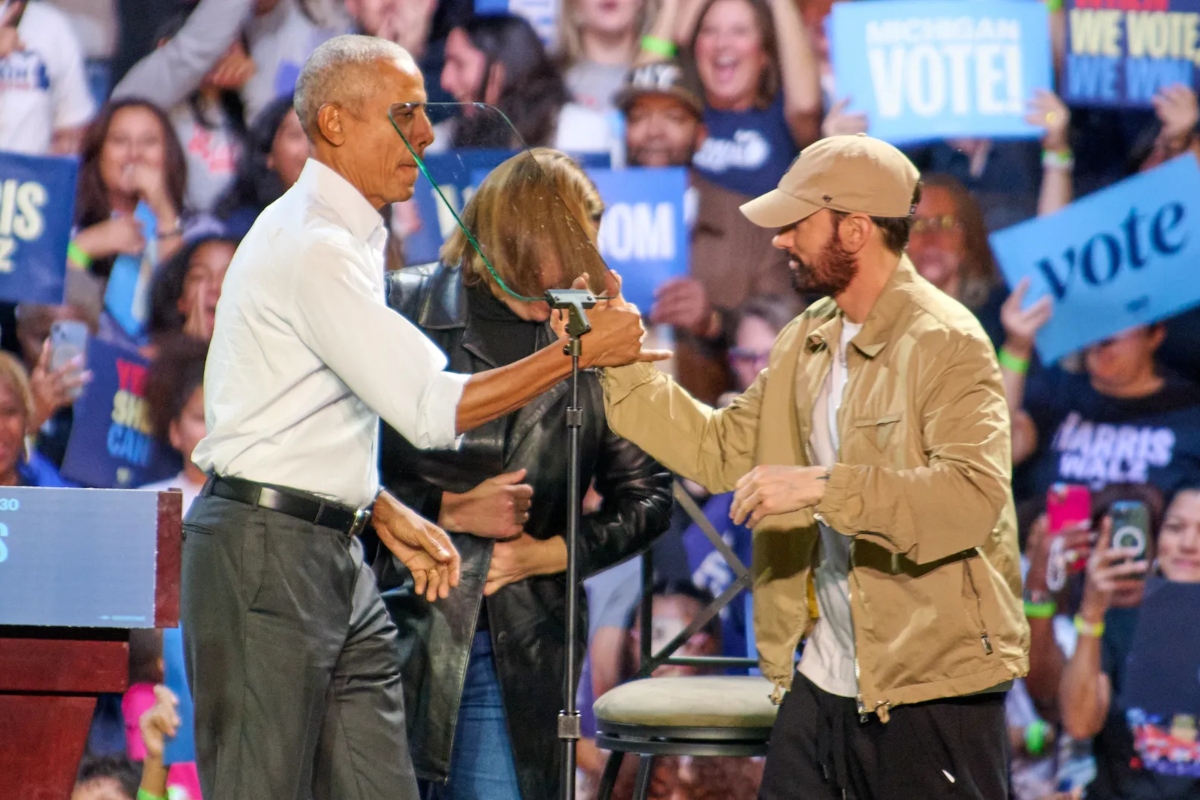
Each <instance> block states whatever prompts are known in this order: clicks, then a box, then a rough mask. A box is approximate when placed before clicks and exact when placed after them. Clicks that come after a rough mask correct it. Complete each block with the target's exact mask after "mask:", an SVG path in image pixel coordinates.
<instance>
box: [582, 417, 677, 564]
mask: <svg viewBox="0 0 1200 800" xmlns="http://www.w3.org/2000/svg"><path fill="white" fill-rule="evenodd" d="M596 491H597V492H599V493H600V496H601V497H603V498H604V502H603V504H602V505H601V506H600V510H599V511H597V512H596V513H594V514H589V515H588V516H586V517H584V518H583V519H582V520H580V537H579V571H580V573H581V574H582V575H584V576H585V577H586V576H588V575H592V574H595V573H597V572H599V571H600V570H602V569H605V568H607V567H610V566H612V565H613V564H616V563H618V562H620V561H624V560H625V559H626V558H628V557H630V556H632V555H635V554H637V553H641V552H643V551H644V550H647V549H648V548H649V547H650V545H651V544H653V543H654V540H655V539H657V538H658V537H659V535H661V534H662V532H663V531H665V530H666V529H667V526H668V525H669V524H670V522H671V504H672V503H673V502H674V501H673V499H672V497H671V473H669V472H667V471H666V470H665V469H663V468H662V466H661V465H660V464H659V463H658V462H657V461H655V460H654V459H652V458H651V457H650V456H648V455H646V453H644V452H643V451H642V450H641V449H639V448H638V447H637V445H635V444H633V443H632V442H629V441H626V440H625V439H622V438H621V437H620V436H617V434H615V433H614V432H613V431H612V429H611V428H608V426H605V433H604V446H603V448H602V450H601V455H600V461H599V463H598V464H597V465H596Z"/></svg>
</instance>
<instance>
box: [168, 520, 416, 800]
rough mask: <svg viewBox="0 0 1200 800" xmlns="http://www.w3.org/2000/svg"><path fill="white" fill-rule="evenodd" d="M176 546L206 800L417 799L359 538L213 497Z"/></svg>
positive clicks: (379, 607) (391, 644) (386, 628)
mask: <svg viewBox="0 0 1200 800" xmlns="http://www.w3.org/2000/svg"><path fill="white" fill-rule="evenodd" d="M184 536H185V540H184V548H183V585H182V598H181V600H182V618H183V633H184V648H185V656H186V660H187V671H188V680H189V681H190V686H191V690H192V696H193V698H194V700H195V707H196V759H197V762H198V764H197V766H198V768H199V772H200V787H201V790H202V792H203V794H204V800H251V798H255V799H256V800H267V798H270V800H309V799H310V798H314V799H315V800H325V799H326V798H330V799H331V800H377V799H378V800H382V798H388V800H416V798H417V797H418V794H417V786H416V780H415V778H414V776H413V769H412V762H411V760H410V758H409V754H408V742H407V738H406V735H405V729H404V702H403V695H402V694H401V690H400V661H399V651H398V647H397V640H396V628H395V626H394V625H393V624H392V621H391V618H390V617H388V614H387V611H386V610H385V609H384V606H383V602H382V601H381V600H380V598H379V591H378V589H377V588H376V586H375V578H374V575H373V574H372V573H371V571H370V569H369V568H368V567H367V566H365V565H364V564H363V559H362V545H361V544H360V543H359V541H358V540H357V539H351V538H350V537H348V536H346V535H345V534H343V533H339V532H337V531H334V530H331V529H329V528H322V527H317V526H315V525H312V524H309V523H306V522H302V521H300V520H297V519H294V518H293V517H289V516H286V515H284V514H280V513H278V512H275V511H268V510H266V509H261V508H252V507H250V506H247V505H243V504H241V503H236V502H233V501H230V500H223V499H221V498H218V497H200V498H197V499H196V501H195V503H194V504H193V505H192V508H191V511H190V512H189V513H188V517H187V521H186V522H185V524H184Z"/></svg>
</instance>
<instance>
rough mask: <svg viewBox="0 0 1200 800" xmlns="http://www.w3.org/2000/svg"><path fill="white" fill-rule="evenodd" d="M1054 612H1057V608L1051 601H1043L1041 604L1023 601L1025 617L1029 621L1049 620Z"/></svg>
mask: <svg viewBox="0 0 1200 800" xmlns="http://www.w3.org/2000/svg"><path fill="white" fill-rule="evenodd" d="M1056 611H1058V606H1057V605H1055V603H1054V601H1053V600H1045V601H1043V602H1041V603H1035V602H1033V601H1032V600H1026V601H1025V616H1026V617H1028V618H1029V619H1050V618H1051V617H1053V616H1054V613H1055V612H1056Z"/></svg>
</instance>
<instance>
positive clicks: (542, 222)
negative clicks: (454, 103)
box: [375, 149, 671, 800]
mask: <svg viewBox="0 0 1200 800" xmlns="http://www.w3.org/2000/svg"><path fill="white" fill-rule="evenodd" d="M602 208H603V207H602V204H601V202H600V199H599V196H598V195H597V193H596V190H595V187H594V186H592V184H591V181H590V180H588V178H587V177H586V176H585V175H584V173H583V172H582V170H580V169H579V167H578V166H577V165H576V164H575V163H574V162H573V161H571V160H570V159H569V158H568V157H567V156H565V155H563V154H561V153H558V152H556V151H553V150H547V149H537V150H533V151H531V152H527V153H523V154H521V155H518V156H514V157H513V158H511V159H509V160H508V161H506V162H505V163H504V164H502V165H501V166H500V167H498V168H497V169H496V170H495V171H493V172H492V174H491V175H489V176H488V178H487V179H486V180H485V181H484V182H483V183H482V184H481V185H480V187H479V190H478V191H477V193H476V195H475V196H474V198H473V199H472V200H471V202H470V203H468V204H467V207H466V209H465V210H464V211H463V218H464V222H465V224H466V226H467V228H468V229H469V230H471V231H472V232H473V233H474V235H475V236H476V238H477V239H478V241H479V242H480V245H481V247H482V248H483V251H484V252H485V253H486V254H487V255H488V256H489V260H490V261H491V263H492V265H493V266H494V267H495V269H496V271H497V272H498V273H499V274H500V276H501V278H502V279H503V281H504V283H505V284H506V285H507V286H509V287H510V288H511V289H512V290H513V291H515V292H517V293H519V294H522V295H526V296H532V297H540V296H542V295H543V293H544V291H545V289H547V288H555V287H561V288H565V287H567V286H570V285H571V282H572V280H573V279H574V278H575V277H576V276H578V275H580V274H588V275H589V278H590V280H591V285H592V286H603V285H604V284H603V275H602V271H603V264H602V262H601V261H600V259H599V257H598V255H597V254H596V253H595V250H594V242H595V236H596V227H597V225H598V222H599V217H600V212H601V211H602ZM535 232H536V233H535ZM443 260H444V261H445V262H446V263H445V264H438V265H430V266H424V267H414V268H411V269H408V270H403V271H401V272H394V273H391V274H390V275H389V276H388V301H389V303H390V304H391V306H392V307H393V308H395V309H396V310H397V311H399V312H400V313H402V314H404V315H405V316H406V317H408V318H409V319H410V320H411V321H412V322H413V323H414V324H416V325H417V326H418V327H420V328H421V330H422V331H423V332H424V333H425V334H426V335H427V336H429V337H430V338H431V339H432V340H433V341H434V342H437V343H438V344H439V345H440V346H441V347H442V349H443V350H445V352H446V354H447V356H448V358H449V361H450V366H449V369H451V370H452V371H454V372H459V373H474V372H479V371H482V370H486V369H491V368H493V367H499V366H502V365H504V364H508V363H510V362H512V361H515V360H517V359H519V358H522V357H524V356H526V355H529V354H530V353H532V352H534V350H536V349H538V348H540V347H542V346H544V345H546V344H549V343H550V342H552V341H554V339H555V336H556V335H555V333H554V332H553V331H552V330H551V327H550V325H549V324H548V320H549V318H550V310H549V307H548V306H547V305H546V304H545V303H527V302H521V301H518V300H516V299H514V298H511V296H510V295H507V294H506V293H505V292H504V291H503V290H502V289H500V288H499V285H498V282H497V280H496V278H495V277H494V276H493V275H491V274H490V272H489V270H488V269H487V265H486V264H485V263H484V260H483V259H482V258H480V257H479V255H478V254H477V253H476V252H475V251H474V249H473V248H472V247H471V245H470V244H469V243H468V242H467V240H466V237H465V236H463V235H462V234H461V233H457V234H456V235H455V236H454V237H452V238H451V240H450V241H449V242H448V243H447V245H446V247H445V248H444V250H443ZM447 265H451V266H447ZM584 347H585V348H586V347H587V339H586V338H585V339H584ZM579 388H580V391H579V397H580V406H581V407H582V408H583V427H582V430H581V437H580V438H581V446H580V451H581V453H582V474H581V478H580V492H581V494H582V492H583V491H584V490H586V488H587V486H588V485H589V483H591V482H593V481H594V483H595V487H596V489H597V491H598V492H599V494H600V495H601V496H602V497H603V504H602V505H601V506H600V508H599V510H597V511H596V512H594V513H591V514H589V515H587V516H585V517H583V518H582V523H581V531H580V534H581V535H580V541H579V559H580V570H581V573H582V574H583V575H585V576H586V575H589V574H591V573H594V572H597V571H599V570H601V569H604V568H605V567H608V566H610V565H612V564H615V563H617V562H619V561H621V560H623V559H625V558H627V557H629V556H632V555H634V554H635V553H637V552H640V551H642V550H644V549H646V548H647V547H649V545H650V544H651V543H652V541H653V539H654V538H655V537H656V536H657V535H658V534H659V533H661V532H662V531H663V530H665V529H666V527H667V524H668V522H669V516H670V510H671V489H670V485H671V484H670V476H669V475H668V474H667V473H666V472H665V471H664V470H663V468H662V467H660V466H659V465H658V464H657V463H655V462H654V461H653V460H652V459H651V458H650V457H649V456H647V455H646V454H645V453H643V452H642V451H641V450H639V449H638V448H637V447H635V446H634V445H633V444H631V443H629V442H627V441H625V440H623V439H621V438H619V437H618V436H617V435H616V434H615V433H613V432H612V430H610V429H609V427H608V425H607V422H606V421H605V417H604V396H603V390H602V388H601V386H600V381H599V376H598V375H597V374H596V373H594V372H590V371H589V372H584V373H582V374H581V375H580V387H579ZM568 399H569V398H568V384H567V383H566V382H564V383H561V384H559V385H557V386H556V387H554V388H553V389H551V390H550V391H549V392H547V393H545V394H544V395H542V396H541V397H539V398H537V399H536V400H534V401H533V402H531V403H530V404H529V405H527V406H526V407H525V408H522V409H521V410H519V411H517V412H514V413H513V414H510V415H509V416H507V417H504V418H502V419H499V420H496V421H495V422H493V423H490V424H488V425H484V426H482V427H480V428H477V429H475V430H473V431H471V432H469V433H467V434H466V435H465V436H464V437H463V439H462V442H461V445H460V447H459V448H458V449H457V450H454V451H419V450H417V449H415V448H414V447H412V446H411V445H410V444H409V443H408V442H407V441H405V440H404V439H403V438H402V437H401V436H400V435H399V434H397V433H396V432H395V431H393V430H391V429H390V428H387V429H385V431H384V434H383V447H382V457H381V475H382V479H383V483H384V484H385V485H386V486H387V488H388V489H389V490H391V491H392V492H393V493H395V495H396V496H397V497H398V498H400V499H401V500H403V501H405V502H407V503H408V504H409V505H410V506H412V507H413V508H416V509H418V510H421V511H422V513H423V514H424V515H425V516H426V517H427V518H429V519H431V520H436V521H437V522H438V523H439V524H440V525H441V526H442V527H443V528H445V529H446V530H447V532H449V533H450V534H451V537H452V538H453V539H454V544H455V546H456V547H457V548H458V550H459V552H460V553H461V554H462V581H461V583H460V584H459V586H458V588H456V589H455V590H453V591H452V592H451V594H450V596H449V598H447V599H445V600H441V601H439V602H437V603H428V602H426V600H425V599H424V598H423V597H421V596H417V595H415V594H414V593H413V592H412V581H411V576H410V575H409V574H408V572H407V570H405V568H404V566H403V565H402V564H400V563H399V562H397V561H395V560H394V559H392V558H390V557H385V558H382V559H381V560H380V561H378V562H377V563H376V565H375V566H376V572H377V574H378V576H379V580H380V588H381V589H382V590H383V593H384V600H385V603H386V604H387V605H388V608H389V611H390V612H391V614H392V617H393V619H394V620H395V622H396V625H397V627H398V628H399V635H400V642H401V652H402V657H403V660H404V668H403V675H404V691H405V708H406V710H407V712H408V732H409V747H410V750H411V751H412V757H413V763H414V765H415V767H416V770H417V774H418V776H420V777H422V778H424V779H426V780H431V781H433V782H434V783H433V788H434V797H437V798H440V799H441V800H459V799H460V798H487V800H510V798H511V800H551V799H552V798H555V797H557V796H558V794H559V784H560V781H561V773H562V769H561V748H560V744H559V739H558V737H557V717H558V712H559V711H560V710H561V708H562V699H563V697H562V695H563V686H564V679H565V676H564V674H563V650H564V646H565V639H566V632H565V627H566V621H565V617H566V612H565V605H566V578H565V576H564V574H563V572H564V570H565V568H566V545H565V542H564V539H563V537H564V535H565V533H566V527H567V481H566V477H567V447H566V430H567V429H566V408H567V405H568ZM530 493H531V494H532V496H531V497H530ZM514 533H516V534H517V535H516V536H515V538H500V537H510V536H511V535H512V534H514ZM578 631H579V646H580V652H583V651H584V648H585V646H586V641H585V640H586V635H587V613H586V608H585V607H583V604H581V608H580V613H579V620H578ZM574 677H575V678H576V679H578V677H579V676H578V675H575V676H574Z"/></svg>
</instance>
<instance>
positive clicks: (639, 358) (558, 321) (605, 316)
mask: <svg viewBox="0 0 1200 800" xmlns="http://www.w3.org/2000/svg"><path fill="white" fill-rule="evenodd" d="M572 288H574V289H586V288H588V285H587V279H586V278H584V277H582V276H581V277H579V278H576V279H575V283H574V284H572ZM605 296H606V297H608V298H610V299H608V300H600V301H598V302H597V303H596V307H595V308H593V309H591V310H590V311H589V312H588V320H589V321H590V322H591V324H592V332H591V333H589V334H588V335H587V336H586V337H585V338H584V340H583V356H582V358H581V362H582V366H583V367H585V368H586V367H621V366H624V365H626V364H634V363H637V362H643V361H646V362H648V361H664V360H666V359H668V358H670V357H671V353H670V351H667V350H643V349H642V339H643V337H645V335H646V329H645V328H644V327H642V315H641V312H639V311H638V309H637V306H635V305H633V304H632V303H628V302H626V301H625V298H623V297H621V279H620V276H619V275H617V274H616V272H613V271H612V270H609V272H608V277H607V287H606V289H605ZM552 324H553V326H554V329H555V331H556V332H557V333H558V335H559V337H560V338H565V337H566V319H565V315H564V314H562V313H559V314H556V315H555V320H554V322H553V323H552Z"/></svg>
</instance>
